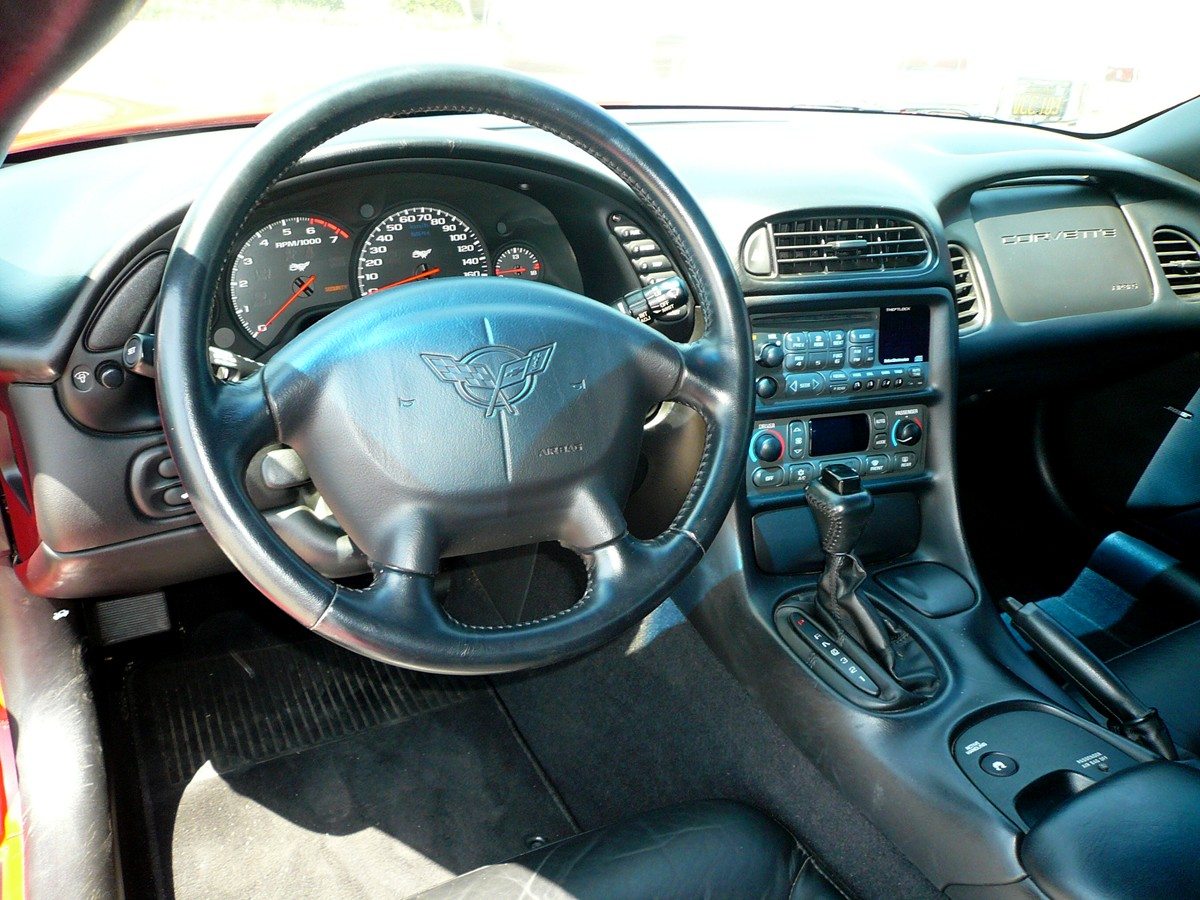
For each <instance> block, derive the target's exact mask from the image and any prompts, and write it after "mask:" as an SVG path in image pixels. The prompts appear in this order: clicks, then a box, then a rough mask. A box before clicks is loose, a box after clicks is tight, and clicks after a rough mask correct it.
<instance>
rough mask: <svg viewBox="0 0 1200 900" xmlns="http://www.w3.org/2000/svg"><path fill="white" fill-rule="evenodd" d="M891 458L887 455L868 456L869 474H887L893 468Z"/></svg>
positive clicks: (867, 472)
mask: <svg viewBox="0 0 1200 900" xmlns="http://www.w3.org/2000/svg"><path fill="white" fill-rule="evenodd" d="M891 462H892V461H891V460H890V459H888V458H887V457H886V456H868V457H867V471H866V474H867V475H886V474H887V473H888V471H889V470H890V469H891V468H892V466H891Z"/></svg>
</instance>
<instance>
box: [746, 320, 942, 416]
mask: <svg viewBox="0 0 1200 900" xmlns="http://www.w3.org/2000/svg"><path fill="white" fill-rule="evenodd" d="M751 330H752V339H753V342H754V357H755V359H756V360H757V368H758V372H757V378H756V381H755V393H756V394H757V395H758V406H759V408H760V409H762V408H770V407H771V406H774V405H781V404H784V403H788V402H793V403H794V402H796V401H797V400H806V399H813V398H817V397H839V396H841V397H850V396H854V395H864V394H873V395H879V394H895V393H902V392H905V391H917V390H922V389H923V388H924V387H925V386H926V385H927V383H928V381H929V308H928V307H926V306H923V305H920V304H907V305H901V304H897V305H895V306H884V307H880V308H875V309H859V310H850V311H848V312H838V313H830V312H824V313H793V314H788V315H763V316H754V317H753V318H752V320H751Z"/></svg>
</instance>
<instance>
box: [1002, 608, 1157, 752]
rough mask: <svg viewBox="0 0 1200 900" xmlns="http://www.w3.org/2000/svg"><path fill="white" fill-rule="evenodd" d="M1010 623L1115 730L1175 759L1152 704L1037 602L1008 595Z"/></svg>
mask: <svg viewBox="0 0 1200 900" xmlns="http://www.w3.org/2000/svg"><path fill="white" fill-rule="evenodd" d="M1000 605H1001V606H1002V607H1003V608H1004V611H1005V612H1007V613H1008V615H1009V617H1010V618H1011V619H1012V623H1013V627H1014V628H1016V630H1017V631H1018V632H1020V634H1021V636H1022V637H1024V638H1025V640H1027V641H1029V643H1030V644H1032V645H1033V646H1034V647H1035V648H1036V649H1037V651H1038V652H1039V653H1041V654H1042V656H1044V657H1045V658H1046V659H1047V660H1049V661H1050V663H1052V664H1053V665H1054V667H1055V668H1057V669H1058V670H1059V671H1061V672H1062V673H1063V674H1064V675H1066V676H1067V678H1069V679H1070V680H1071V681H1072V683H1074V685H1075V686H1076V687H1077V688H1079V690H1080V691H1082V692H1083V694H1084V696H1086V697H1087V698H1088V700H1089V701H1091V703H1092V704H1093V705H1094V706H1095V707H1096V708H1097V709H1098V710H1100V711H1101V712H1103V713H1104V714H1105V715H1107V716H1108V717H1109V718H1110V719H1111V720H1112V721H1113V722H1114V723H1115V724H1116V727H1117V730H1118V731H1120V733H1121V734H1123V735H1125V737H1127V738H1129V739H1130V740H1131V741H1134V742H1136V743H1138V744H1141V745H1142V746H1143V747H1146V748H1147V749H1149V750H1153V751H1154V752H1155V753H1157V754H1158V755H1159V756H1161V757H1162V758H1163V759H1169V760H1174V759H1178V756H1179V755H1178V753H1177V752H1176V750H1175V742H1174V741H1173V740H1172V739H1171V733H1170V732H1169V731H1168V730H1167V726H1166V723H1164V722H1163V720H1162V717H1161V716H1160V715H1159V714H1158V710H1156V709H1155V708H1154V707H1152V706H1146V704H1144V703H1142V701H1141V700H1139V699H1138V698H1137V697H1136V696H1134V694H1133V692H1132V691H1131V690H1129V688H1128V687H1127V686H1126V685H1125V683H1124V682H1123V681H1121V679H1120V678H1118V677H1117V676H1116V674H1115V673H1114V672H1113V671H1112V669H1110V668H1109V667H1108V666H1106V665H1105V664H1104V661H1103V660H1101V659H1100V658H1099V657H1098V656H1096V655H1095V654H1094V653H1092V651H1091V650H1089V649H1088V648H1087V647H1085V646H1084V645H1083V644H1082V643H1081V642H1080V641H1079V639H1078V638H1077V637H1075V635H1073V634H1071V632H1069V631H1067V630H1066V629H1065V628H1063V626H1062V625H1060V624H1059V623H1058V622H1057V621H1056V620H1055V619H1054V618H1052V617H1051V616H1050V615H1048V614H1047V613H1046V612H1045V611H1044V610H1042V609H1041V608H1040V607H1038V605H1037V604H1036V603H1021V602H1020V601H1018V600H1015V599H1013V598H1012V597H1007V598H1005V599H1004V600H1003V601H1002V602H1001V604H1000Z"/></svg>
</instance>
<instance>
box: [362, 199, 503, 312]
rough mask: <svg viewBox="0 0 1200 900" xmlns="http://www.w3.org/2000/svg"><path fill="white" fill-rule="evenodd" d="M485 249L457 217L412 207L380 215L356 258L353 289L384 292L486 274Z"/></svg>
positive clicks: (488, 272)
mask: <svg viewBox="0 0 1200 900" xmlns="http://www.w3.org/2000/svg"><path fill="white" fill-rule="evenodd" d="M490 273H491V265H490V264H489V262H488V255H487V248H485V247H484V246H483V240H482V239H481V238H480V237H479V233H478V232H477V231H476V230H475V229H474V228H472V227H471V226H470V225H469V224H467V221H466V220H465V219H464V218H463V217H462V216H460V215H458V214H457V213H452V212H448V211H447V210H444V209H439V208H437V207H434V206H411V207H408V208H406V209H400V210H397V211H396V212H394V213H391V214H390V215H388V216H385V217H384V218H383V220H382V221H380V222H379V224H378V225H376V226H375V227H374V228H373V229H371V233H370V234H368V235H367V239H366V240H365V241H364V242H363V246H362V250H361V251H360V252H359V255H358V290H359V293H360V294H364V295H365V294H374V293H376V292H377V291H382V290H384V289H385V288H390V287H396V285H400V284H408V283H409V282H411V281H420V280H422V279H425V278H436V277H439V276H446V275H480V276H482V275H488V274H490Z"/></svg>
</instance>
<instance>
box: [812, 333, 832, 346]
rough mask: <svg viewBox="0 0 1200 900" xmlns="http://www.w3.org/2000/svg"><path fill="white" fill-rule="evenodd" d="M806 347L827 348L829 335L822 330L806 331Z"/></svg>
mask: <svg viewBox="0 0 1200 900" xmlns="http://www.w3.org/2000/svg"><path fill="white" fill-rule="evenodd" d="M808 349H809V350H828V349H829V335H828V334H826V333H825V332H824V331H810V332H809V333H808Z"/></svg>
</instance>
